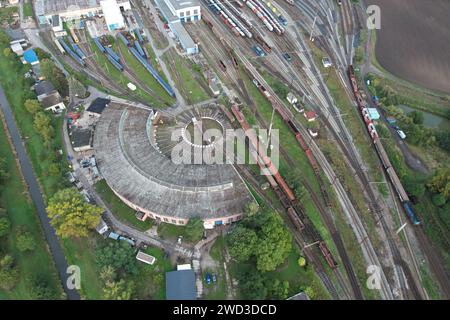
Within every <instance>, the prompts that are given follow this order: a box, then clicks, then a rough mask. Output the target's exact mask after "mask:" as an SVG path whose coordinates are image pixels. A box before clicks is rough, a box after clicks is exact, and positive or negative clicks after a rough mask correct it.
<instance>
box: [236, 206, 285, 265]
mask: <svg viewBox="0 0 450 320" xmlns="http://www.w3.org/2000/svg"><path fill="white" fill-rule="evenodd" d="M227 243H228V246H229V252H230V255H231V256H232V257H233V258H234V259H235V260H236V261H238V262H246V261H249V260H252V261H253V262H255V264H256V268H257V270H258V271H260V272H266V271H273V270H275V269H276V268H277V267H278V266H279V265H280V264H282V263H283V262H284V261H285V260H286V258H287V256H288V255H289V252H290V251H291V249H292V237H291V234H290V233H289V231H288V230H287V229H286V227H285V225H284V223H283V220H282V219H281V217H280V216H279V215H277V214H276V213H275V212H272V211H268V210H261V212H259V213H257V214H253V215H249V216H247V217H246V218H245V219H244V220H243V221H242V222H241V223H240V224H239V225H238V226H237V227H236V229H235V230H234V231H233V232H232V233H231V234H230V235H229V236H228V237H227Z"/></svg>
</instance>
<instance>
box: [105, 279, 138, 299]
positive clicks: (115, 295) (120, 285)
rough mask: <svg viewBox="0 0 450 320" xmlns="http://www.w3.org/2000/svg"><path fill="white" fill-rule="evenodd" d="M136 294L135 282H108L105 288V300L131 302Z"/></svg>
mask: <svg viewBox="0 0 450 320" xmlns="http://www.w3.org/2000/svg"><path fill="white" fill-rule="evenodd" d="M133 292H134V282H133V281H127V282H125V280H124V279H122V280H120V281H118V282H110V281H108V282H107V283H106V284H105V287H104V288H103V299H105V300H130V299H131V297H132V295H133Z"/></svg>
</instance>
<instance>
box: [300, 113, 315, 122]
mask: <svg viewBox="0 0 450 320" xmlns="http://www.w3.org/2000/svg"><path fill="white" fill-rule="evenodd" d="M303 115H304V116H305V118H306V120H308V122H312V121H315V120H316V113H315V112H314V111H305V113H303Z"/></svg>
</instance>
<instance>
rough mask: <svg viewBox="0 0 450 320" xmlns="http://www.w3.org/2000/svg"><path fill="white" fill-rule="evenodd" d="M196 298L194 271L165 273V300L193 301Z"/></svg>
mask: <svg viewBox="0 0 450 320" xmlns="http://www.w3.org/2000/svg"><path fill="white" fill-rule="evenodd" d="M196 297H197V289H196V287H195V274H194V270H180V271H171V272H166V299H167V300H195V299H196Z"/></svg>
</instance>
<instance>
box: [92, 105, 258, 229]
mask: <svg viewBox="0 0 450 320" xmlns="http://www.w3.org/2000/svg"><path fill="white" fill-rule="evenodd" d="M193 118H197V119H209V120H210V122H215V123H220V125H219V126H221V127H222V128H223V130H224V131H223V132H224V133H225V132H229V129H231V124H229V122H228V120H226V117H225V116H224V115H223V114H222V113H221V111H220V109H219V108H217V106H216V105H212V106H211V107H201V108H200V107H196V108H192V109H188V110H183V111H181V113H179V114H178V115H177V116H176V119H174V118H170V117H168V118H166V117H164V118H158V117H156V118H155V117H154V112H153V111H151V110H146V109H141V108H137V107H132V106H128V105H126V106H124V105H121V104H117V103H114V102H111V103H110V104H109V105H108V112H103V114H102V116H101V117H100V119H99V121H98V123H97V124H96V127H95V135H94V150H95V155H96V158H97V162H98V167H99V170H100V173H101V175H102V176H103V177H104V178H105V180H106V182H107V184H108V185H109V187H110V188H111V189H112V190H113V192H114V193H115V194H116V195H117V196H118V197H119V198H120V199H121V200H122V201H123V202H124V203H126V204H127V205H128V206H130V207H131V208H133V209H134V210H136V211H140V212H142V213H144V217H143V219H144V220H145V219H148V218H150V219H155V220H157V221H162V222H165V223H170V224H177V225H185V224H187V222H188V221H189V219H190V218H192V217H199V218H201V219H202V220H203V221H204V223H205V224H206V225H211V226H212V227H214V226H217V225H222V224H229V223H232V222H234V221H238V220H239V219H241V218H242V216H243V214H244V211H245V207H246V205H247V204H248V203H249V202H252V201H254V199H253V197H252V196H251V193H250V192H249V190H248V189H247V187H246V185H245V183H244V181H243V180H242V178H241V177H240V176H239V175H238V174H237V172H236V171H235V169H234V167H233V166H232V165H229V164H205V165H201V164H177V163H176V162H175V161H173V160H172V159H171V157H170V156H171V153H172V149H173V148H174V147H175V145H174V143H173V142H172V141H171V135H172V132H173V130H178V129H180V128H189V127H191V128H192V125H193V123H194V122H193V120H192V119H193ZM156 119H160V120H156ZM155 121H157V123H156V124H155V123H154V122H155ZM174 126H176V127H174ZM188 130H189V129H188ZM227 130H228V131H227ZM183 143H186V144H189V145H192V146H194V148H195V150H196V151H195V152H203V150H204V148H211V147H212V146H213V145H208V146H207V147H202V146H198V147H197V145H193V144H192V143H191V142H189V141H186V140H183ZM217 143H219V142H217Z"/></svg>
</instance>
